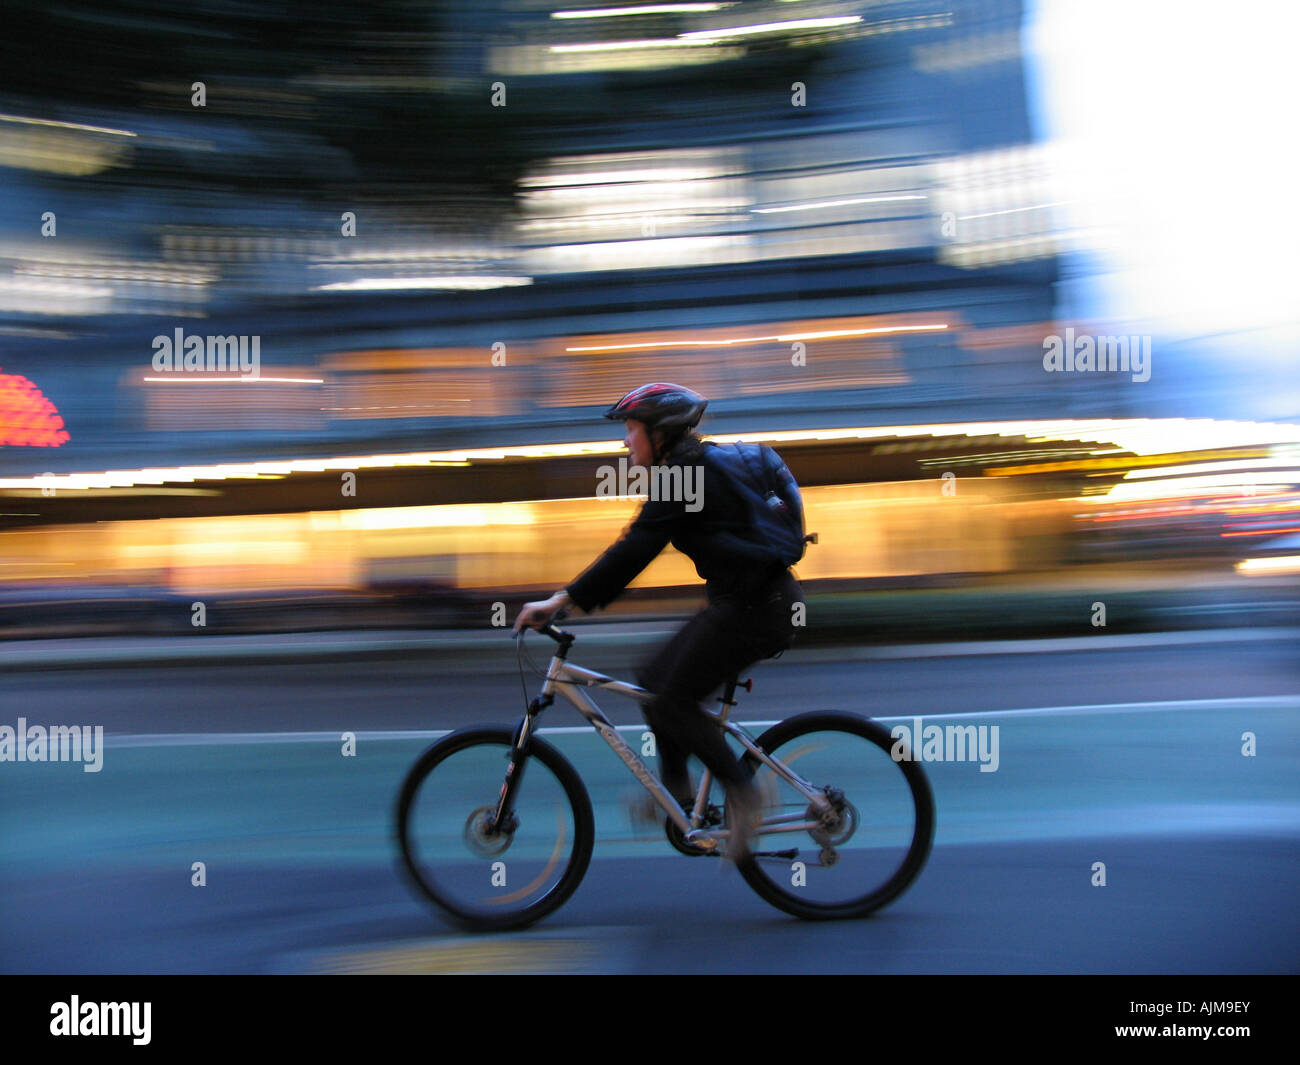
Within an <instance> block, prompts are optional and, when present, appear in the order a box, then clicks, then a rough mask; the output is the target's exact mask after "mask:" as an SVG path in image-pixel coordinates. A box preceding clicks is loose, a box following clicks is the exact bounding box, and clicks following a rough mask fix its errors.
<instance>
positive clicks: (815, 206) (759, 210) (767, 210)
mask: <svg viewBox="0 0 1300 1065" xmlns="http://www.w3.org/2000/svg"><path fill="white" fill-rule="evenodd" d="M926 198H927V197H925V196H922V195H920V194H919V193H902V194H900V195H898V196H863V197H860V198H858V199H853V200H828V201H826V202H825V203H799V204H792V205H790V206H788V207H755V208H753V210H752V211H751V212H750V213H751V214H781V213H783V212H786V211H820V210H823V209H825V208H827V207H848V206H851V205H853V204H858V203H893V202H895V201H898V200H924V199H926ZM1023 209H1024V208H1021V210H1023Z"/></svg>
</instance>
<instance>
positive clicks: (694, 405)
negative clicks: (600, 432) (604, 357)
mask: <svg viewBox="0 0 1300 1065" xmlns="http://www.w3.org/2000/svg"><path fill="white" fill-rule="evenodd" d="M708 405H709V401H708V400H707V399H705V398H704V397H703V396H702V395H700V394H699V393H698V392H693V391H691V389H689V388H685V387H683V386H682V385H673V384H668V383H666V382H663V381H660V382H656V383H655V384H651V385H642V386H641V387H640V388H634V389H632V391H631V392H629V393H628V394H627V395H626V396H624V397H623V398H622V399H620V400H619V401H618V402H617V403H615V404H614V405H613V406H612V407H610V408H609V410H607V411H606V412H605V417H606V418H608V419H610V420H611V421H616V422H621V421H627V420H628V419H629V418H630V419H632V420H633V421H638V422H644V423H645V425H646V427H647V428H650V429H693V428H694V427H695V426H696V425H698V424H699V421H700V418H701V417H702V416H703V415H704V408H705V407H707V406H708Z"/></svg>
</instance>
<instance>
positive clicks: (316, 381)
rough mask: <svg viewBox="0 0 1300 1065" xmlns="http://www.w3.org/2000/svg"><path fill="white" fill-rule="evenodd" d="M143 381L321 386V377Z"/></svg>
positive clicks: (179, 377)
mask: <svg viewBox="0 0 1300 1065" xmlns="http://www.w3.org/2000/svg"><path fill="white" fill-rule="evenodd" d="M141 380H144V381H153V382H163V383H165V384H169V385H232V384H233V385H257V384H266V383H277V384H299V385H323V384H324V383H325V378H323V377H246V378H245V377H186V376H182V375H180V374H177V375H176V376H173V377H144V378H141Z"/></svg>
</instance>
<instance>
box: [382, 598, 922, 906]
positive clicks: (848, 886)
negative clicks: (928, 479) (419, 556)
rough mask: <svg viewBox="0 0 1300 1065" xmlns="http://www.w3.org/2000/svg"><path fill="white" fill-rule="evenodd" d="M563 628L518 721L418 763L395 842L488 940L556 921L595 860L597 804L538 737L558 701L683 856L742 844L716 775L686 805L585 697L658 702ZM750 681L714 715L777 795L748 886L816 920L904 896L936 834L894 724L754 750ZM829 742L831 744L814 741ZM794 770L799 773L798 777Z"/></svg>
mask: <svg viewBox="0 0 1300 1065" xmlns="http://www.w3.org/2000/svg"><path fill="white" fill-rule="evenodd" d="M561 619H562V615H557V616H556V617H555V618H553V619H552V621H551V622H549V623H548V624H546V625H545V626H543V627H541V628H540V629H539V630H538V631H540V632H541V633H542V634H543V635H546V636H549V637H550V638H551V639H552V640H554V641H555V642H556V643H557V645H558V646H557V648H556V650H555V654H554V656H553V657H552V659H551V662H550V665H549V667H548V668H547V671H546V674H545V684H544V686H543V687H542V690H541V692H540V694H539V695H537V696H536V697H535V698H534V699H533V700H532V701H531V702H528V703H527V711H526V713H525V715H524V717H523V718H521V719H520V721H519V723H518V724H517V725H515V726H514V727H513V728H510V727H508V726H500V727H484V728H470V729H463V730H460V731H457V732H453V733H452V734H450V735H448V736H446V737H444V738H443V739H441V740H439V741H438V742H436V743H434V744H433V745H432V746H431V747H429V748H428V749H427V750H426V751H425V752H424V753H423V754H422V755H421V756H420V758H419V759H418V760H417V761H416V762H415V764H414V765H413V766H412V768H411V770H410V772H409V773H408V774H407V777H406V780H405V781H404V783H403V785H402V788H401V791H400V793H399V795H398V802H397V836H398V840H399V843H400V847H401V851H402V858H403V863H404V868H405V871H406V873H407V874H408V876H409V877H410V878H411V880H412V883H413V886H414V887H415V888H416V889H418V891H419V892H420V893H421V894H422V895H423V896H424V897H426V898H427V899H429V900H430V901H432V902H433V903H435V904H436V905H437V906H438V907H439V908H441V909H442V910H443V911H445V912H446V913H447V914H448V915H450V916H451V917H452V918H453V919H454V920H455V921H457V922H458V923H460V924H462V925H464V926H466V927H468V928H471V929H474V930H477V931H498V930H504V929H510V928H522V927H525V926H527V925H529V924H532V923H533V922H535V921H537V920H540V919H541V918H543V917H545V916H547V915H548V914H550V913H552V912H554V911H555V910H556V909H557V908H559V907H560V906H561V905H562V904H563V903H564V902H565V901H566V900H567V899H568V898H569V897H570V896H571V895H572V894H573V892H574V891H576V890H577V888H578V885H579V884H580V883H581V881H582V878H583V876H584V875H585V874H586V871H587V866H588V863H589V862H590V860H591V854H592V850H593V848H594V843H595V820H594V816H593V813H592V806H591V799H590V798H589V796H588V794H587V790H586V788H585V786H584V785H583V783H582V780H581V778H580V777H579V776H578V773H577V771H576V770H575V769H574V768H573V766H572V765H571V764H570V762H569V761H568V760H567V759H566V758H565V757H564V756H563V755H562V754H561V753H560V752H559V751H558V750H557V749H556V748H555V747H554V746H553V745H552V744H550V743H549V742H547V741H546V740H544V739H542V738H541V737H540V736H539V735H537V734H536V721H537V718H538V717H539V715H540V714H541V713H542V711H544V710H546V709H547V708H548V707H550V706H551V705H553V703H554V702H555V695H556V693H559V694H560V695H563V696H564V697H565V698H567V699H568V700H569V701H570V702H571V703H573V705H574V706H575V707H576V708H577V709H578V711H579V712H580V713H581V714H582V715H583V717H584V718H585V719H586V720H587V722H588V723H590V724H591V725H592V727H593V728H594V729H595V730H596V732H597V733H598V734H599V735H600V736H601V737H602V738H603V739H604V740H605V742H606V743H608V744H609V746H610V747H611V748H612V749H613V751H614V753H615V754H617V755H618V757H619V758H620V759H622V761H623V762H624V763H625V764H626V765H627V767H628V768H629V769H630V770H631V771H632V773H633V775H634V776H635V777H636V778H637V780H638V781H640V783H641V784H642V786H643V787H645V788H646V790H647V791H649V793H650V794H651V795H652V796H653V797H654V800H655V802H656V803H657V804H658V806H659V807H660V808H661V809H662V810H663V812H664V814H665V815H666V819H665V822H664V825H665V831H666V834H667V837H668V841H669V843H670V844H671V845H672V846H673V847H674V848H676V849H677V850H678V851H680V852H681V853H683V854H686V855H690V856H693V857H700V856H719V855H720V854H721V853H722V852H721V847H722V844H723V843H724V842H725V840H726V839H727V837H728V836H729V835H730V831H729V829H728V827H727V825H728V820H727V812H726V809H725V805H724V806H718V805H715V804H713V803H711V802H709V797H710V788H711V786H712V784H713V781H712V779H711V774H710V773H709V772H708V771H707V770H706V771H705V772H704V774H703V777H702V778H701V780H700V785H699V788H698V790H697V793H696V795H695V800H694V803H693V806H692V808H691V810H689V811H687V810H685V809H683V808H682V807H681V806H679V805H678V803H677V801H676V800H675V799H674V798H673V797H672V796H671V794H670V793H669V792H668V791H667V790H666V789H665V788H664V786H663V785H662V784H661V783H660V781H659V779H658V777H657V776H656V775H655V774H654V773H653V772H652V771H651V770H650V768H649V767H648V766H646V764H645V763H644V762H643V761H642V760H641V759H640V757H638V756H637V754H636V752H635V751H633V749H632V748H631V747H630V746H629V745H628V743H627V742H626V741H625V740H624V739H623V738H622V737H621V736H620V735H619V734H618V731H617V730H616V729H615V727H614V726H613V725H612V724H611V723H610V722H609V720H608V719H607V718H606V717H605V715H604V714H603V713H602V712H601V711H600V708H599V707H598V706H596V704H595V702H593V701H592V699H591V697H590V696H589V695H587V693H586V692H585V691H584V690H583V689H584V688H589V687H600V688H604V689H606V690H608V691H612V692H616V693H618V694H620V695H624V696H628V697H630V698H632V699H636V700H637V701H639V702H642V703H644V702H648V701H649V700H650V699H651V698H653V693H651V692H649V691H647V690H646V689H644V688H642V687H639V686H638V685H635V684H629V683H627V682H625V681H619V680H615V679H614V678H612V677H607V676H605V675H604V674H601V673H596V672H593V671H592V670H588V669H584V668H582V667H580V666H577V665H574V664H571V663H570V662H569V661H568V654H569V650H570V648H571V647H572V646H573V644H574V642H575V641H576V639H577V637H576V636H575V635H574V634H573V633H571V632H566V631H564V630H561V629H557V628H556V627H555V623H556V621H558V620H561ZM522 636H523V633H520V639H519V643H518V652H519V654H520V655H522V654H523V640H522ZM520 680H521V683H522V681H523V665H522V660H521V661H520ZM739 687H743V688H745V689H746V690H747V691H752V690H753V682H752V679H751V680H748V681H745V682H744V683H741V681H740V679H739V676H736V677H733V678H732V679H731V680H730V681H729V682H728V683H727V685H726V687H725V690H724V694H723V696H722V698H721V702H722V708H721V711H720V712H717V713H713V712H710V711H705V713H708V714H709V716H710V717H712V718H713V719H714V720H715V721H716V722H717V724H718V727H720V728H722V729H724V730H725V731H726V732H727V733H728V734H729V735H730V736H732V737H733V738H734V739H736V740H737V741H738V742H739V743H740V744H741V746H742V747H743V748H744V749H745V753H744V756H743V763H744V765H745V766H746V767H747V768H748V769H749V770H750V772H751V773H752V774H753V780H754V783H755V784H756V785H757V787H758V789H759V794H760V795H761V796H762V800H763V801H762V809H763V816H762V818H761V821H760V823H759V825H758V827H757V828H756V829H755V834H754V836H753V838H752V842H751V853H750V855H749V856H748V857H747V858H746V859H745V860H743V861H741V862H738V863H737V869H738V870H739V872H740V874H741V876H742V877H743V878H744V879H745V881H746V882H747V883H748V884H749V886H750V887H751V888H753V889H754V891H756V892H757V893H758V894H759V896H761V897H762V898H763V899H765V900H766V901H767V902H769V903H771V904H772V905H773V906H775V907H777V908H778V909H780V910H783V911H785V912H786V913H789V914H793V915H794V916H797V917H802V918H807V919H810V920H825V919H838V918H854V917H862V916H865V915H867V914H869V913H872V912H873V911H875V910H878V909H880V908H881V907H882V906H885V905H886V904H888V903H890V902H892V901H893V900H894V899H896V898H897V897H898V896H899V895H901V894H902V893H903V892H904V891H905V890H906V889H907V888H908V887H909V886H910V885H911V884H912V882H913V881H914V880H915V879H916V877H917V875H918V874H919V873H920V871H921V869H922V867H923V866H924V865H925V862H926V859H927V858H928V857H929V852H930V845H931V842H932V839H933V835H934V800H933V797H932V795H931V792H930V785H929V782H928V781H927V779H926V776H925V773H924V772H923V770H922V769H921V764H920V762H919V761H915V760H913V759H911V758H910V757H909V756H908V755H909V754H910V752H906V751H900V752H898V753H899V754H900V757H899V758H895V757H893V755H892V754H891V751H892V750H893V749H894V748H895V747H897V746H898V744H899V743H901V742H902V741H895V740H894V739H893V738H892V737H891V736H890V734H889V732H888V731H886V730H885V729H884V728H883V727H882V726H881V725H879V724H877V723H876V722H874V721H871V720H869V719H867V718H863V717H859V716H857V715H855V714H848V713H841V712H833V711H827V712H814V713H808V714H802V715H799V716H796V717H791V718H788V719H786V720H784V721H782V722H780V723H779V724H776V725H774V726H772V727H771V728H769V729H768V730H767V731H766V732H764V733H763V734H762V735H761V736H759V737H758V739H757V740H755V739H753V738H752V737H751V736H749V734H748V733H746V732H745V731H744V730H743V729H742V728H740V727H739V726H737V725H735V724H733V723H732V722H730V721H728V720H727V717H728V714H729V712H730V710H731V709H732V707H734V706H735V705H736V702H735V695H736V689H737V688H739ZM524 697H525V700H527V687H526V685H525V689H524ZM817 736H821V737H822V739H821V740H820V741H818V742H812V741H813V740H814V739H815V738H816V737H817ZM805 741H807V742H805ZM778 752H780V754H779V756H778ZM503 761H504V762H505V763H506V764H505V769H504V772H503V771H502V769H501V763H502V762H503ZM795 762H799V763H800V771H799V772H796V771H795V770H794V769H792V768H791V765H792V764H793V763H795ZM435 771H436V772H435ZM498 787H499V791H496V793H495V794H493V791H494V790H495V789H497V788H498ZM783 835H790V836H796V837H799V839H797V840H795V842H802V849H801V847H799V846H795V847H789V848H786V849H784V850H764V849H762V846H761V845H760V841H761V840H765V839H766V838H767V837H772V836H783ZM807 841H811V844H813V845H814V846H813V847H811V848H810V846H809V844H808V842H807ZM851 842H852V845H850V843H851ZM814 855H815V860H814Z"/></svg>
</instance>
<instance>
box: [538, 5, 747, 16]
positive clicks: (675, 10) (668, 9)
mask: <svg viewBox="0 0 1300 1065" xmlns="http://www.w3.org/2000/svg"><path fill="white" fill-rule="evenodd" d="M732 6H733V5H732V4H638V5H636V6H634V7H595V8H585V9H582V10H574V11H552V12H551V18H554V19H580V18H617V17H620V16H623V15H677V14H693V13H696V12H705V11H721V10H722V9H723V8H724V7H732Z"/></svg>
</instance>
